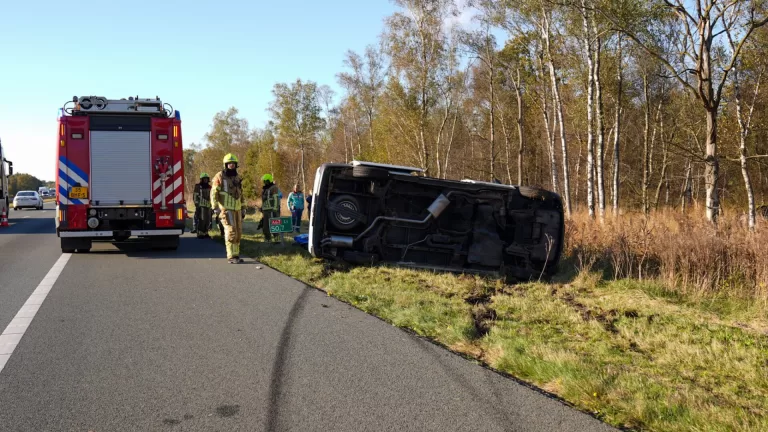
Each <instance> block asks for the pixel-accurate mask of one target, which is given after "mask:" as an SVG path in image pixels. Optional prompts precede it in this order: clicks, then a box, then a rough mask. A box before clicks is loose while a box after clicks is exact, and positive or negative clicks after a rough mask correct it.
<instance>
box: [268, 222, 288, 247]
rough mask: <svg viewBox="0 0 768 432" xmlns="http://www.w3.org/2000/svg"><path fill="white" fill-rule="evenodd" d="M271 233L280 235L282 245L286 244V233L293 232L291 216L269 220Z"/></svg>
mask: <svg viewBox="0 0 768 432" xmlns="http://www.w3.org/2000/svg"><path fill="white" fill-rule="evenodd" d="M269 232H270V233H272V234H278V233H279V234H280V243H283V244H285V233H289V232H293V219H292V218H291V217H290V216H281V217H278V218H270V219H269Z"/></svg>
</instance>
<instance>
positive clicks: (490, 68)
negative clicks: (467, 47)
mask: <svg viewBox="0 0 768 432" xmlns="http://www.w3.org/2000/svg"><path fill="white" fill-rule="evenodd" d="M489 45H490V44H489ZM489 55H490V54H489ZM488 61H489V62H492V61H493V59H492V58H488ZM493 72H494V68H493V63H490V64H489V65H488V81H489V82H490V84H489V87H490V92H491V94H490V96H491V110H490V117H491V118H490V121H491V173H490V175H489V177H490V179H489V181H491V182H493V181H494V180H495V179H496V93H495V91H494V85H493Z"/></svg>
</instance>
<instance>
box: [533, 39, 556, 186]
mask: <svg viewBox="0 0 768 432" xmlns="http://www.w3.org/2000/svg"><path fill="white" fill-rule="evenodd" d="M542 56H543V54H539V56H538V57H539V70H540V72H541V75H540V76H541V79H542V80H544V81H546V78H544V62H543V60H542ZM541 94H542V96H541V102H542V110H541V113H542V114H543V116H544V127H545V129H546V131H547V142H548V143H549V147H548V149H549V168H550V174H551V175H552V190H553V191H554V192H555V193H560V188H559V185H558V183H559V182H558V181H557V158H556V156H555V126H554V124H552V122H550V119H549V95H548V94H547V89H546V84H544V87H543V88H542V92H541ZM553 119H554V117H553Z"/></svg>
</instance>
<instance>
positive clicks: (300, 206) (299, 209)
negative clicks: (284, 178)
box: [288, 185, 304, 232]
mask: <svg viewBox="0 0 768 432" xmlns="http://www.w3.org/2000/svg"><path fill="white" fill-rule="evenodd" d="M288 209H289V210H291V219H292V220H293V230H294V231H295V232H301V215H302V213H304V193H303V192H302V191H301V188H300V187H299V185H294V186H293V192H291V193H289V194H288Z"/></svg>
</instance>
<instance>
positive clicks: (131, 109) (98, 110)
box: [62, 96, 178, 118]
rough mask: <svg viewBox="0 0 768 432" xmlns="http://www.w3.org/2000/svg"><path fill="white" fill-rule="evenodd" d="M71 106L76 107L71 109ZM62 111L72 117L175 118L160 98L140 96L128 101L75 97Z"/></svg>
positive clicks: (171, 110) (130, 98) (100, 97)
mask: <svg viewBox="0 0 768 432" xmlns="http://www.w3.org/2000/svg"><path fill="white" fill-rule="evenodd" d="M69 104H74V106H71V107H70V106H68V105H69ZM62 110H63V111H64V112H65V113H66V114H68V115H72V116H77V115H94V114H101V115H104V114H106V115H110V114H111V115H115V114H131V115H149V116H155V117H169V118H170V117H173V116H174V110H173V107H172V106H171V105H170V104H167V103H165V104H164V103H163V101H161V100H160V98H159V97H156V98H155V99H140V98H139V97H138V96H136V97H135V98H134V97H133V96H131V97H129V98H128V99H125V98H123V99H107V98H105V97H103V96H80V97H77V96H75V97H73V98H72V100H71V101H69V102H67V103H66V104H64V107H63V108H62ZM176 115H178V114H176Z"/></svg>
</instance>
